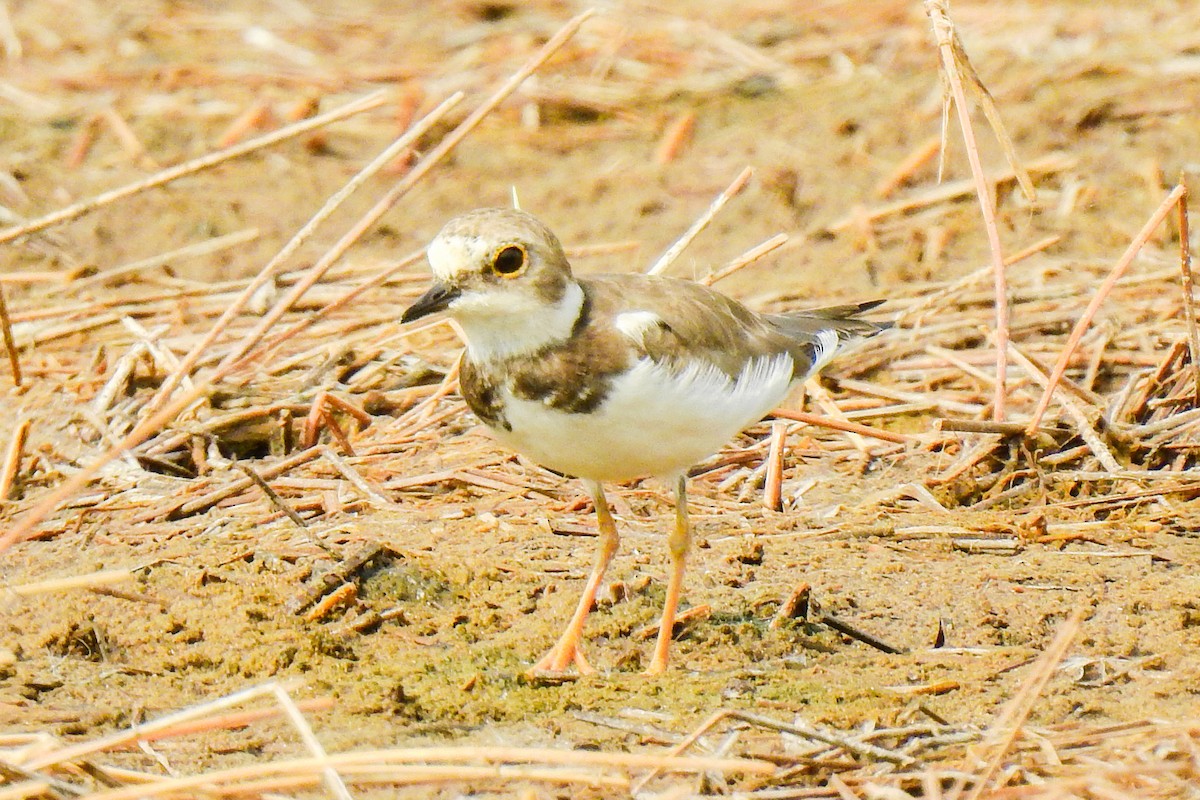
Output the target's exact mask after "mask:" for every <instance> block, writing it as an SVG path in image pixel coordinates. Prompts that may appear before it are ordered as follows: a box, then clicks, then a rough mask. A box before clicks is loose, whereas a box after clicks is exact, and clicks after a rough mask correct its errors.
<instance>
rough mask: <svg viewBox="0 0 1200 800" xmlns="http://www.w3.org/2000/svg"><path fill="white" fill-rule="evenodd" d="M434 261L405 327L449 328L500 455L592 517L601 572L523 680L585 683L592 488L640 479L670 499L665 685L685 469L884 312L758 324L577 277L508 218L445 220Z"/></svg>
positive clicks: (542, 240)
mask: <svg viewBox="0 0 1200 800" xmlns="http://www.w3.org/2000/svg"><path fill="white" fill-rule="evenodd" d="M428 258H429V265H430V267H431V268H432V271H433V277H434V283H433V286H432V287H431V288H430V289H429V291H427V292H426V293H425V294H424V295H423V296H422V297H421V298H420V299H418V300H417V301H416V302H415V303H414V304H413V305H412V306H410V307H409V308H408V309H407V310H406V311H405V312H404V315H403V316H402V317H401V321H402V322H410V321H412V320H415V319H419V318H421V317H424V316H426V315H428V314H433V313H435V312H439V311H445V312H447V313H448V314H449V315H450V316H451V317H453V318H454V319H455V320H456V321H457V322H458V324H459V325H460V326H461V328H462V332H463V334H464V336H465V338H466V345H467V352H466V357H465V359H464V360H463V363H462V369H461V372H460V377H459V388H460V391H461V392H462V396H463V398H464V399H465V400H466V402H467V405H468V406H470V408H471V410H472V411H474V412H475V414H476V415H477V416H478V417H479V418H480V419H481V420H483V422H484V423H485V424H486V425H487V427H488V428H490V429H491V431H492V433H493V434H494V435H495V437H496V438H497V439H498V440H500V442H501V443H502V444H504V445H506V446H508V447H510V448H512V449H514V450H517V451H519V452H521V453H524V454H525V455H526V456H528V457H529V458H531V459H533V460H534V461H537V462H538V463H539V464H542V465H543V466H546V467H549V468H550V469H553V470H556V471H558V472H561V473H565V474H567V475H573V476H576V477H579V478H581V479H582V480H583V481H584V483H585V484H586V485H587V488H588V491H589V492H590V494H591V496H592V499H593V501H594V502H595V506H596V518H597V521H598V523H599V529H600V551H599V553H598V556H597V559H596V563H595V567H594V568H593V570H592V573H591V575H590V577H589V578H588V581H587V584H586V585H585V587H584V590H583V596H582V598H580V601H579V604H578V606H577V607H576V609H575V613H574V615H573V616H572V618H571V620H570V622H569V623H568V625H567V627H566V629H565V630H564V631H563V633H562V636H561V637H560V638H559V640H558V642H557V643H556V644H555V645H554V646H553V647H552V648H551V649H550V651H549V652H548V653H547V654H546V655H545V656H544V657H543V658H542V659H541V660H540V661H538V662H537V664H535V665H534V667H533V668H532V669H531V670H530V672H531V673H534V674H537V673H554V672H561V671H563V670H565V669H567V668H568V667H569V666H571V665H572V664H574V666H575V667H576V668H577V669H578V670H579V671H580V672H581V673H587V672H592V671H593V670H592V668H591V666H590V665H589V664H588V662H587V659H586V658H584V655H583V651H582V648H581V645H580V641H581V638H582V634H583V627H584V623H585V621H586V619H587V616H588V613H589V611H590V610H591V608H592V605H593V603H594V601H595V597H596V591H597V589H598V588H599V585H600V581H601V580H602V578H603V576H604V572H605V570H606V569H607V567H608V564H609V562H610V561H611V560H612V558H613V555H614V554H615V553H616V551H617V546H618V535H617V529H616V525H615V524H614V522H613V518H612V514H611V513H610V512H609V509H608V504H607V502H606V501H605V497H604V491H603V488H602V486H601V484H603V483H605V482H609V481H617V482H620V481H627V480H630V479H633V478H638V477H643V476H647V475H649V476H655V477H658V478H661V479H663V480H665V481H666V482H667V483H668V484H669V485H670V486H672V487H673V488H674V490H675V525H674V529H673V531H672V532H671V535H670V538H669V540H668V543H669V550H670V558H671V570H670V577H669V580H668V583H667V596H666V600H665V602H664V605H663V613H662V619H661V621H660V624H659V633H658V640H657V643H656V645H655V648H654V654H653V656H652V658H651V661H650V664H649V667H648V668H647V670H646V672H647V673H648V674H658V673H661V672H662V671H663V670H665V669H666V666H667V658H668V651H669V648H670V643H671V632H672V628H673V627H674V623H675V613H676V608H677V606H678V603H679V596H680V590H681V587H682V584H683V572H684V562H685V559H686V557H687V552H688V546H689V541H690V537H691V527H690V524H689V522H688V514H687V490H686V485H685V477H686V474H687V469H688V468H689V467H691V466H693V465H694V464H696V463H697V462H699V461H701V460H703V459H705V458H707V457H708V456H709V455H711V454H712V453H714V452H716V451H717V450H718V449H719V448H720V447H721V446H722V445H724V444H725V443H726V442H727V441H729V439H730V438H732V437H733V436H734V435H735V434H737V433H738V432H739V431H740V430H742V429H743V428H745V427H746V426H747V425H750V424H753V423H755V422H757V421H759V420H760V419H762V417H763V416H764V415H765V414H767V413H768V412H769V411H770V410H771V409H772V408H774V407H776V406H777V405H778V404H779V403H780V402H781V401H783V400H784V398H785V397H786V396H787V394H788V392H789V390H790V389H791V388H792V387H793V386H795V385H796V384H797V383H799V382H801V381H803V380H804V379H805V378H807V377H808V376H810V375H812V374H814V373H815V372H816V371H817V370H818V369H820V368H821V367H822V366H823V365H824V364H825V363H826V362H828V361H829V359H831V358H832V357H833V356H834V355H836V354H837V353H838V352H839V351H841V350H842V349H843V348H844V346H845V345H846V344H847V343H849V342H851V341H853V340H855V339H859V338H862V337H866V336H871V335H874V334H875V333H878V332H879V331H880V330H882V329H883V328H885V327H887V326H886V325H885V324H877V323H873V322H867V321H865V320H861V319H857V318H856V317H855V315H857V314H858V313H859V312H862V311H865V310H867V309H870V308H873V307H875V306H876V305H878V303H879V301H876V302H870V303H861V304H858V305H849V306H836V307H832V308H823V309H816V310H810V311H797V312H790V313H785V314H760V313H757V312H754V311H751V310H750V309H748V308H746V307H745V306H743V305H741V304H740V303H738V302H736V301H735V300H732V299H730V298H728V297H726V296H725V295H722V294H720V293H718V292H716V291H713V290H712V289H709V288H707V287H705V286H702V285H700V284H698V283H695V282H692V281H687V280H681V279H677V278H668V277H650V276H646V275H638V274H619V275H594V276H588V277H586V278H577V277H575V276H574V275H572V273H571V266H570V264H569V263H568V262H567V258H566V255H565V254H564V253H563V249H562V245H560V244H559V242H558V239H557V238H555V236H554V234H553V233H552V232H551V231H550V229H549V228H547V227H546V226H545V225H544V224H542V223H541V222H539V221H538V220H537V219H535V218H534V217H532V216H530V215H529V214H526V213H525V212H523V211H517V210H513V209H504V208H487V209H479V210H476V211H472V212H469V213H467V214H463V215H462V216H459V217H455V218H454V219H452V220H450V222H448V223H446V225H445V227H443V228H442V230H441V232H440V233H439V234H438V235H437V237H436V238H435V239H434V240H433V242H432V243H431V244H430V245H429V249H428Z"/></svg>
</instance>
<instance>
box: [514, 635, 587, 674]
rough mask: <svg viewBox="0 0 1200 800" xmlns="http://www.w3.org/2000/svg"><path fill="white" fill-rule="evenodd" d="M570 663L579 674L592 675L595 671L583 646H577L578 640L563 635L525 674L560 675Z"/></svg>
mask: <svg viewBox="0 0 1200 800" xmlns="http://www.w3.org/2000/svg"><path fill="white" fill-rule="evenodd" d="M572 664H574V665H575V669H576V670H577V671H578V672H579V674H580V675H593V674H595V672H596V670H595V669H594V668H593V667H592V665H591V664H589V663H588V660H587V658H586V657H585V656H584V655H583V648H581V647H580V646H579V641H578V640H577V639H574V640H572V639H568V638H566V637H564V638H562V639H559V640H558V643H557V644H555V645H554V647H551V648H550V651H549V652H548V653H546V655H544V656H542V657H541V659H539V660H538V662H537V663H536V664H534V665H533V666H532V667H530V668H529V670H528V671H527V672H526V673H525V676H526V677H529V678H540V677H553V676H555V675H561V674H563V673H564V672H566V671H567V669H568V668H569V667H570V666H571V665H572Z"/></svg>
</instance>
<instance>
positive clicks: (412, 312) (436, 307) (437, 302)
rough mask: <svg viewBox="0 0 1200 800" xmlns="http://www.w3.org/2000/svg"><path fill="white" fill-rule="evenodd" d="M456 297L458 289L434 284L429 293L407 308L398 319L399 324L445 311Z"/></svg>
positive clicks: (442, 284)
mask: <svg viewBox="0 0 1200 800" xmlns="http://www.w3.org/2000/svg"><path fill="white" fill-rule="evenodd" d="M457 297H458V289H456V288H454V287H452V286H447V285H446V284H444V283H434V284H433V286H430V287H429V291H427V292H426V293H425V294H423V295H421V296H420V297H419V298H417V302H415V303H413V304H412V305H411V306H409V307H408V308H407V309H406V310H405V311H404V314H403V315H402V316H401V317H400V321H401V322H412V321H413V320H414V319H420V318H421V317H427V316H429V315H430V314H436V313H437V312H438V311H445V310H446V307H447V306H449V305H450V304H451V303H453V302H454V300H455V299H456V298H457Z"/></svg>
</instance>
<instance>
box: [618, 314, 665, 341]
mask: <svg viewBox="0 0 1200 800" xmlns="http://www.w3.org/2000/svg"><path fill="white" fill-rule="evenodd" d="M613 324H614V325H616V327H617V330H619V331H620V332H621V333H623V334H625V335H626V336H627V337H628V338H629V339H631V340H632V341H633V342H635V343H636V344H637V345H638V346H639V347H645V346H646V334H647V333H648V332H649V331H652V330H654V329H655V328H658V327H659V325H661V324H662V317H660V316H659V315H658V314H655V313H654V312H653V311H626V312H625V313H623V314H618V315H617V317H616V319H614V320H613Z"/></svg>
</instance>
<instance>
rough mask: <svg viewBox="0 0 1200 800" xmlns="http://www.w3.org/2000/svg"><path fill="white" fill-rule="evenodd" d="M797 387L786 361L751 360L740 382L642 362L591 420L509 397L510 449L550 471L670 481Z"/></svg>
mask: <svg viewBox="0 0 1200 800" xmlns="http://www.w3.org/2000/svg"><path fill="white" fill-rule="evenodd" d="M791 382H792V359H791V357H790V356H788V355H787V354H781V355H778V356H773V357H764V358H760V359H757V360H755V361H752V362H750V363H748V364H747V365H746V368H745V369H743V370H742V372H741V374H740V375H739V376H738V378H737V380H736V381H734V380H730V379H729V378H728V377H727V376H726V375H724V374H723V373H722V372H720V371H719V370H717V369H716V368H714V367H711V366H707V365H700V366H692V367H688V368H686V369H684V370H683V371H682V372H673V371H671V370H670V369H668V368H666V367H664V366H662V365H659V364H655V363H654V362H652V361H651V360H650V359H643V360H641V361H639V362H638V363H637V364H636V365H635V366H634V368H633V369H632V370H630V371H629V372H628V373H627V374H625V375H623V376H621V377H620V378H618V379H617V380H616V381H614V383H613V385H612V387H611V390H610V392H609V394H608V397H606V398H605V400H604V402H603V403H602V404H601V405H600V406H599V407H598V408H596V409H595V410H594V411H592V412H590V413H578V414H571V413H566V412H563V411H559V410H557V409H553V408H550V407H548V406H546V405H545V404H543V403H541V402H539V401H536V400H521V399H519V398H515V397H513V396H512V395H511V394H508V393H505V395H504V414H505V417H506V418H507V420H508V423H509V424H510V425H511V426H512V430H508V431H505V430H494V433H495V435H496V438H497V439H499V440H500V441H501V442H502V443H503V444H505V445H507V446H509V447H511V448H513V449H514V450H518V451H520V452H521V453H524V454H525V455H527V456H529V457H530V458H532V459H533V460H535V461H537V462H538V463H540V464H542V465H544V466H547V467H550V468H551V469H555V470H558V471H559V472H565V473H566V474H568V475H575V476H577V477H580V478H587V479H589V480H594V481H624V480H629V479H631V478H636V477H640V476H644V475H655V476H669V475H671V474H674V473H677V472H681V471H683V470H686V469H687V468H688V467H690V466H692V465H693V464H695V463H697V462H698V461H702V460H703V459H705V458H707V457H708V456H710V455H711V454H713V453H714V452H716V451H717V450H718V449H720V448H721V446H722V445H724V444H725V443H726V442H728V441H729V439H730V438H732V437H733V436H734V434H736V433H737V432H738V431H740V430H741V429H742V428H744V427H746V426H747V425H750V424H751V423H754V422H757V421H758V420H760V419H762V417H763V416H764V415H765V414H766V413H767V412H768V411H770V410H771V409H772V408H774V407H775V406H777V405H778V404H779V403H780V402H781V401H782V400H783V399H784V398H785V397H786V396H787V393H788V389H789V388H790V386H791Z"/></svg>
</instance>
